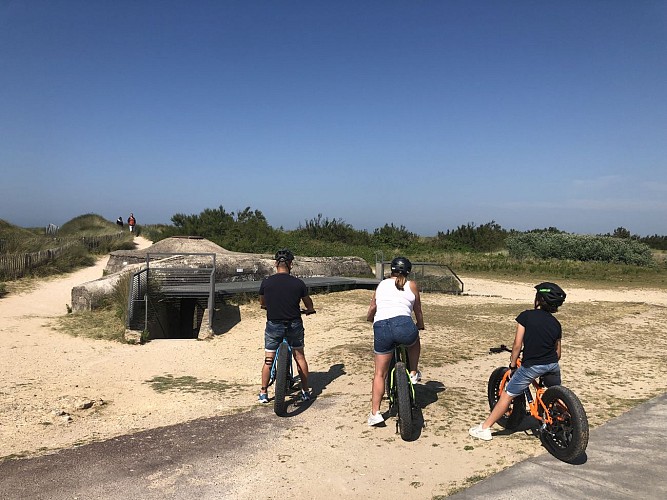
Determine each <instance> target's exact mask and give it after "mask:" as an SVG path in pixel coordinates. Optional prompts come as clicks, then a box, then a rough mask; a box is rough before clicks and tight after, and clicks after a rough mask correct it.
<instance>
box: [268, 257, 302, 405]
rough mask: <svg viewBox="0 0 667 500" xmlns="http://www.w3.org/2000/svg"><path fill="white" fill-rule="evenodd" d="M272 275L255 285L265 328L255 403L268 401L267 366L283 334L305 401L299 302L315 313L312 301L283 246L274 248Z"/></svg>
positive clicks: (292, 259) (269, 371)
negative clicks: (297, 372) (260, 383)
mask: <svg viewBox="0 0 667 500" xmlns="http://www.w3.org/2000/svg"><path fill="white" fill-rule="evenodd" d="M275 260H276V274H273V275H271V276H269V277H268V278H264V280H263V281H262V283H261V285H260V286H259V304H260V306H261V308H262V309H266V329H265V330H264V365H263V366H262V386H261V388H260V390H259V396H258V402H259V403H268V402H269V395H268V394H267V388H268V385H269V379H270V375H271V365H272V364H273V358H274V357H275V356H276V350H277V349H278V346H279V345H280V343H281V342H282V340H283V336H286V337H287V342H288V343H289V345H290V346H291V347H292V352H293V353H294V359H295V360H296V365H297V369H298V371H299V376H300V377H301V400H302V401H308V400H309V399H310V392H309V391H308V362H307V361H306V355H305V353H304V350H303V349H304V328H303V321H302V319H301V308H300V307H299V306H300V303H301V302H303V305H304V306H305V307H306V311H307V312H315V309H313V300H312V299H311V298H310V296H309V295H308V288H306V284H305V283H304V282H303V280H301V279H299V278H297V277H296V276H292V275H291V274H290V273H291V270H292V262H293V261H294V254H292V252H291V251H289V250H287V249H282V250H278V252H276V255H275Z"/></svg>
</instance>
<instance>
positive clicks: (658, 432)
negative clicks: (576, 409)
mask: <svg viewBox="0 0 667 500" xmlns="http://www.w3.org/2000/svg"><path fill="white" fill-rule="evenodd" d="M494 439H506V438H504V437H500V438H494ZM666 477H667V394H663V395H662V396H658V397H656V398H654V399H651V400H650V401H647V402H646V403H643V404H641V405H639V406H637V407H635V408H633V409H632V410H630V411H628V412H627V413H624V414H623V415H621V416H620V417H617V418H615V419H613V420H611V421H609V422H607V423H606V424H604V425H601V426H600V427H597V428H595V429H593V430H592V431H591V432H590V438H589V442H588V448H587V450H586V456H585V457H583V459H582V460H581V463H578V464H574V465H573V464H567V463H564V462H561V461H559V460H557V459H555V458H553V457H552V456H551V455H549V454H548V453H544V454H543V455H540V456H539V457H534V458H530V459H528V460H525V461H523V462H521V463H518V464H516V465H513V466H512V467H509V468H507V469H505V470H504V471H502V472H500V473H498V474H494V475H493V476H491V477H488V478H487V479H485V480H483V481H480V482H479V483H477V484H475V485H473V486H471V487H470V488H468V489H467V490H465V491H462V492H460V493H458V494H456V495H453V496H451V497H450V498H452V499H455V500H462V499H485V500H488V499H494V500H510V499H526V498H545V499H546V498H548V499H553V500H560V499H563V500H565V499H567V500H571V499H580V498H581V499H600V500H602V499H604V500H616V499H629V498H633V499H636V498H641V499H643V500H658V499H660V500H663V499H665V498H667V479H666Z"/></svg>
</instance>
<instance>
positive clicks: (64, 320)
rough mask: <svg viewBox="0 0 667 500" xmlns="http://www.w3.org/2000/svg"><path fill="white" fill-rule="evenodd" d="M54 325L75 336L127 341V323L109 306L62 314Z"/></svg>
mask: <svg viewBox="0 0 667 500" xmlns="http://www.w3.org/2000/svg"><path fill="white" fill-rule="evenodd" d="M63 307H65V305H63ZM63 312H64V311H63ZM53 327H54V329H55V330H57V331H59V332H62V333H66V334H68V335H72V336H73V337H86V338H91V339H96V340H109V341H114V342H125V324H124V323H123V322H122V321H121V320H120V319H119V318H118V316H117V314H116V311H114V310H113V309H111V308H109V307H107V308H104V309H98V310H95V311H84V312H78V313H75V314H67V315H65V316H60V317H58V318H56V320H55V324H54V325H53Z"/></svg>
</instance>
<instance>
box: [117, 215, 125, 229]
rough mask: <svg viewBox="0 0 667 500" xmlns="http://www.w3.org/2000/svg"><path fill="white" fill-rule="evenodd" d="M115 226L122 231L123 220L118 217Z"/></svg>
mask: <svg viewBox="0 0 667 500" xmlns="http://www.w3.org/2000/svg"><path fill="white" fill-rule="evenodd" d="M116 224H118V227H120V228H121V229H123V218H122V217H118V218H117V219H116Z"/></svg>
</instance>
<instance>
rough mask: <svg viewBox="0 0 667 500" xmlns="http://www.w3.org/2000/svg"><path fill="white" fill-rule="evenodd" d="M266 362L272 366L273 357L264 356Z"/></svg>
mask: <svg viewBox="0 0 667 500" xmlns="http://www.w3.org/2000/svg"><path fill="white" fill-rule="evenodd" d="M264 364H265V365H269V366H271V365H272V364H273V358H264Z"/></svg>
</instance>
